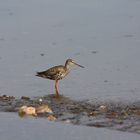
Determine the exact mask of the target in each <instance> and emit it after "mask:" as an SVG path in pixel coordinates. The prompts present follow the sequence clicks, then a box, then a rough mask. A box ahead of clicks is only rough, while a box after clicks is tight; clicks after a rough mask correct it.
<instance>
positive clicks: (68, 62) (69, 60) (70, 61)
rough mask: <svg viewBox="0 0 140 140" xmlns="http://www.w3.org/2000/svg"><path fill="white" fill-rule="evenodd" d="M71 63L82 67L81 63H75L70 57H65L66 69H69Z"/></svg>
mask: <svg viewBox="0 0 140 140" xmlns="http://www.w3.org/2000/svg"><path fill="white" fill-rule="evenodd" d="M73 65H76V66H79V67H81V68H84V66H81V65H79V64H77V63H76V62H75V61H74V60H72V59H67V60H66V63H65V67H66V68H67V69H70V68H71V67H72V66H73Z"/></svg>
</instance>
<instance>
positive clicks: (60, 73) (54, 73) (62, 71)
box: [36, 59, 84, 97]
mask: <svg viewBox="0 0 140 140" xmlns="http://www.w3.org/2000/svg"><path fill="white" fill-rule="evenodd" d="M73 65H77V66H79V67H81V68H84V67H83V66H81V65H79V64H77V63H75V62H74V60H72V59H67V60H66V62H65V65H58V66H54V67H52V68H49V69H48V70H46V71H42V72H37V74H36V76H39V77H42V78H47V79H50V80H55V90H56V97H58V96H59V93H58V81H59V80H61V79H63V78H64V77H65V76H66V75H68V73H69V72H70V70H71V67H72V66H73Z"/></svg>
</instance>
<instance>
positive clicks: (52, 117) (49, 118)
mask: <svg viewBox="0 0 140 140" xmlns="http://www.w3.org/2000/svg"><path fill="white" fill-rule="evenodd" d="M47 119H48V120H49V121H55V120H56V117H54V116H53V115H49V116H48V117H47Z"/></svg>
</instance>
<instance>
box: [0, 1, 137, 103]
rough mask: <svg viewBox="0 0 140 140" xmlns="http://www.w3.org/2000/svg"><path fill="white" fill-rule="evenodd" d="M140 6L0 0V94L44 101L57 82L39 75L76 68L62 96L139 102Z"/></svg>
mask: <svg viewBox="0 0 140 140" xmlns="http://www.w3.org/2000/svg"><path fill="white" fill-rule="evenodd" d="M139 13H140V1H139V0H133V1H130V0H117V1H112V0H106V1H99V0H94V1H93V0H88V1H85V0H76V1H75V0H72V1H66V0H59V1H57V0H41V1H38V0H34V1H33V0H28V1H26V0H25V1H18V0H13V1H11V0H1V4H0V79H1V80H0V94H1V95H3V94H6V95H9V96H16V97H21V96H29V97H33V96H44V95H48V94H53V93H55V90H54V82H53V81H50V80H46V79H41V78H38V77H36V76H35V73H36V71H41V70H45V69H48V68H50V67H51V66H54V65H58V64H64V63H65V60H66V59H67V58H72V59H74V60H75V61H76V62H77V63H79V64H81V65H83V66H85V68H84V69H80V68H74V70H72V71H71V73H70V74H69V75H68V76H67V77H66V78H65V79H64V80H62V81H60V84H59V92H60V94H62V95H64V96H66V97H70V98H71V99H74V100H89V101H90V102H92V101H94V100H96V101H102V100H107V101H108V100H110V101H120V100H121V101H122V102H124V103H125V102H127V101H128V100H129V101H131V102H135V101H139V100H140V86H139V85H140V74H139V70H140V63H139V59H140V55H139V52H140V30H139V25H140V14H139Z"/></svg>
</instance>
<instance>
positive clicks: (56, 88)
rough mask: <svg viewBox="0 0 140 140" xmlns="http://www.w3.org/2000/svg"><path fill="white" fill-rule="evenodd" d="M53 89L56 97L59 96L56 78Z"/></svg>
mask: <svg viewBox="0 0 140 140" xmlns="http://www.w3.org/2000/svg"><path fill="white" fill-rule="evenodd" d="M55 90H56V97H58V96H59V94H58V80H56V81H55Z"/></svg>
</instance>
